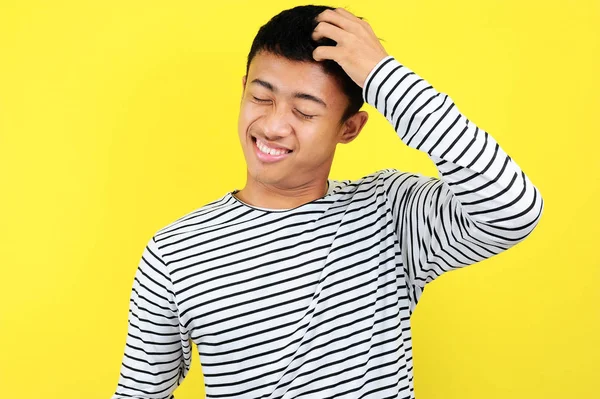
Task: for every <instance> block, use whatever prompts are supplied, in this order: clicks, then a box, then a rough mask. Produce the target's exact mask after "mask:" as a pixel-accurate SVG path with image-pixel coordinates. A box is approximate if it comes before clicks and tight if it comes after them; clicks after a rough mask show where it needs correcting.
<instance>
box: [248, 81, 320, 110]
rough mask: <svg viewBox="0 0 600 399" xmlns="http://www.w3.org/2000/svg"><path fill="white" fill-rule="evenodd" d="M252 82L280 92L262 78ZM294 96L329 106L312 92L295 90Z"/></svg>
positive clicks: (274, 91)
mask: <svg viewBox="0 0 600 399" xmlns="http://www.w3.org/2000/svg"><path fill="white" fill-rule="evenodd" d="M250 83H254V84H257V85H259V86H262V87H264V88H265V89H268V90H271V91H272V92H273V93H277V92H278V90H277V88H276V87H275V86H273V85H272V84H271V83H269V82H266V81H264V80H261V79H254V80H253V81H252V82H250ZM292 97H294V98H299V99H302V100H310V101H314V102H316V103H317V104H321V105H322V106H324V107H325V108H327V104H325V101H323V100H321V99H320V98H319V97H317V96H313V95H312V94H308V93H301V92H294V93H292Z"/></svg>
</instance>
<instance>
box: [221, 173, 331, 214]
mask: <svg viewBox="0 0 600 399" xmlns="http://www.w3.org/2000/svg"><path fill="white" fill-rule="evenodd" d="M333 187H334V186H333V184H332V181H331V180H330V179H327V192H326V193H325V195H324V196H322V197H319V198H316V199H314V200H312V201H310V202H307V203H304V204H302V205H298V206H297V207H295V208H285V209H274V208H263V207H260V206H255V205H250V204H248V203H246V202H244V201H242V200H241V199H239V198H237V197H236V196H235V195H234V194H235V193H237V192H238V191H240V190H238V189H234V190H233V191H230V192H228V193H227V195H228V196H229V197H231V198H233V200H234V201H236V202H238V203H239V204H242V205H244V206H246V207H248V208H252V209H256V210H259V211H263V212H289V211H293V210H295V209H298V208H302V207H305V206H307V205H310V204H314V203H316V202H318V201H320V200H322V199H324V198H326V197H328V196H330V195H331V194H333Z"/></svg>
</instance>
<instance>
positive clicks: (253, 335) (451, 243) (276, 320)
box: [112, 56, 543, 399]
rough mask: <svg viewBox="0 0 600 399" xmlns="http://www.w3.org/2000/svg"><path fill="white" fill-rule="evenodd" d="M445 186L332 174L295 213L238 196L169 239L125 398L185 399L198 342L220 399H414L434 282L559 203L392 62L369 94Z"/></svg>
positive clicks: (195, 216)
mask: <svg viewBox="0 0 600 399" xmlns="http://www.w3.org/2000/svg"><path fill="white" fill-rule="evenodd" d="M363 96H364V99H365V101H366V102H367V103H369V104H371V105H372V106H374V107H375V108H376V109H377V110H379V111H380V112H381V113H383V115H385V117H386V118H387V119H388V121H389V122H390V123H391V124H392V125H393V127H394V128H395V131H396V132H397V134H398V136H399V137H400V139H401V140H402V141H403V142H404V143H405V144H407V145H408V146H410V147H413V148H416V149H419V150H421V151H425V152H426V153H427V154H428V155H429V157H430V158H431V159H432V160H433V161H434V162H435V164H436V166H437V169H438V170H439V174H440V178H434V177H426V176H423V175H420V174H413V173H406V172H401V171H398V170H396V169H385V170H380V171H378V172H375V173H372V174H370V175H368V176H365V177H363V178H361V179H358V180H355V181H350V180H341V181H338V180H328V183H329V190H328V192H327V193H326V195H325V196H323V197H321V198H319V199H316V200H314V201H311V202H309V203H306V204H304V205H301V206H298V207H296V208H293V209H287V210H270V209H263V208H257V207H254V206H250V205H248V204H245V203H243V202H242V201H240V200H239V199H237V198H236V197H235V196H234V194H235V192H236V191H233V192H229V193H227V194H226V195H224V196H223V197H221V198H219V199H217V200H215V201H213V202H211V203H209V204H207V205H204V206H202V207H200V208H199V209H196V210H194V211H193V212H190V213H188V214H187V215H185V216H183V217H181V218H179V219H178V220H176V221H174V222H172V223H170V224H169V225H167V226H165V227H163V228H161V229H160V230H158V231H157V232H156V233H155V234H154V235H153V237H152V238H151V239H150V240H149V242H148V244H147V246H146V247H145V249H144V251H143V254H142V257H141V260H140V262H139V266H138V268H137V271H136V274H135V278H134V283H133V289H132V293H131V300H130V313H129V324H128V334H127V339H126V346H125V354H124V357H123V362H122V366H121V374H120V378H119V382H118V386H117V390H116V393H115V394H114V395H113V396H112V398H113V399H117V398H173V397H174V396H173V391H174V390H175V388H176V387H177V386H178V385H179V384H180V383H181V382H182V380H183V378H184V377H185V376H186V374H187V372H188V370H189V367H190V358H191V345H190V343H191V342H192V341H193V342H194V343H196V345H197V348H198V351H199V354H200V361H201V364H202V370H203V373H204V381H205V388H206V395H207V398H235V399H238V398H269V399H278V398H319V399H325V398H337V399H342V398H346V399H351V398H377V399H382V398H414V388H413V355H412V341H411V329H410V316H411V314H412V312H413V310H414V309H415V306H416V305H417V301H418V300H419V298H420V296H421V294H422V293H423V290H424V288H425V285H426V284H427V283H428V282H430V281H432V280H434V279H435V278H436V277H438V276H440V275H441V274H442V273H444V272H446V271H451V270H454V269H457V268H460V267H462V266H465V265H470V264H473V263H475V262H478V261H481V260H483V259H486V258H489V257H491V256H493V255H495V254H498V253H499V252H501V251H504V250H506V249H508V248H510V247H511V246H513V245H515V244H517V243H518V242H520V241H522V240H523V239H524V238H525V237H527V236H528V235H529V234H530V233H531V231H532V230H533V229H534V227H535V226H536V225H537V223H538V221H539V219H540V216H541V213H542V210H543V200H542V197H541V196H540V193H539V191H538V190H537V188H536V187H535V186H534V185H533V184H532V183H531V181H530V180H529V178H528V177H527V176H526V175H525V174H524V173H523V171H522V170H521V169H520V168H519V166H518V165H517V164H516V163H515V162H514V161H513V160H512V159H511V158H510V157H509V156H508V155H507V154H506V153H505V152H504V151H503V150H502V148H500V147H499V145H498V144H497V142H496V141H495V140H494V139H493V138H492V137H491V136H490V135H489V134H488V133H486V132H485V131H483V130H482V129H480V128H478V127H477V126H475V125H474V124H473V123H472V122H471V121H469V120H468V119H467V118H466V117H465V116H464V115H462V114H461V113H460V112H459V110H458V109H457V107H456V106H455V104H454V103H453V101H452V100H451V99H450V97H449V96H448V95H446V94H443V93H440V92H438V91H436V90H435V89H434V88H433V87H432V86H431V85H429V84H428V82H427V81H425V80H424V79H423V78H421V77H419V76H418V75H417V74H415V73H414V72H413V71H412V70H410V69H409V68H407V67H405V66H403V65H401V64H400V63H399V62H398V61H397V60H396V59H395V58H393V57H392V56H389V57H386V58H385V59H383V60H382V61H381V62H379V63H378V64H377V66H376V67H375V68H374V69H373V70H372V71H371V72H370V74H369V76H368V77H367V80H366V83H365V85H364V87H363Z"/></svg>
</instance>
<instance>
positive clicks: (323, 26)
mask: <svg viewBox="0 0 600 399" xmlns="http://www.w3.org/2000/svg"><path fill="white" fill-rule="evenodd" d="M348 34H349V33H348V32H346V31H345V30H343V29H340V28H339V27H337V26H335V25H332V24H330V23H328V22H319V23H318V24H317V26H316V27H315V30H313V33H312V39H313V40H315V41H316V40H319V39H322V38H324V37H326V38H329V39H331V40H334V41H335V42H337V43H342V42H344V39H345V38H346V37H347V36H348Z"/></svg>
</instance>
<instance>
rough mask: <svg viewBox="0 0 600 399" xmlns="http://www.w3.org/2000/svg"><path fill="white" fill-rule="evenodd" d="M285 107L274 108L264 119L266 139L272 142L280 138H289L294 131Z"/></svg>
mask: <svg viewBox="0 0 600 399" xmlns="http://www.w3.org/2000/svg"><path fill="white" fill-rule="evenodd" d="M284 108H285V107H272V109H271V110H270V111H269V112H268V113H267V114H266V115H265V117H264V119H263V133H264V135H265V138H266V139H267V140H270V141H277V139H278V138H281V137H285V136H288V135H289V134H290V133H291V131H292V126H291V124H290V121H289V120H288V118H289V115H288V113H289V112H288V111H286V110H285V109H284Z"/></svg>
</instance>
